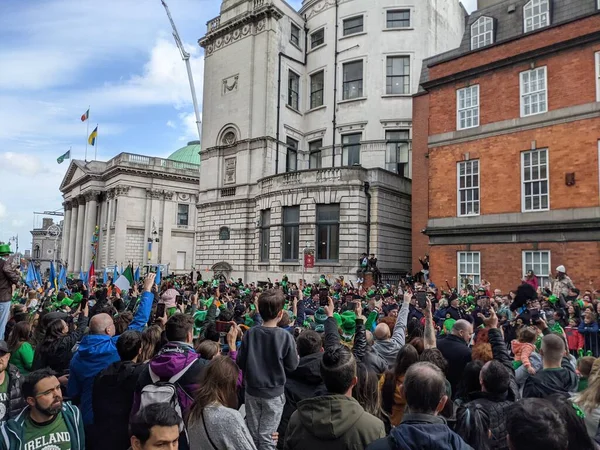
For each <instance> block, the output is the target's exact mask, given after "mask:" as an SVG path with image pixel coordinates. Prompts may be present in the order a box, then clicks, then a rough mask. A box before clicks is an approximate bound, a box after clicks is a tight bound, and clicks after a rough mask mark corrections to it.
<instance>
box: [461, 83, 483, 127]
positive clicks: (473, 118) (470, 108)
mask: <svg viewBox="0 0 600 450" xmlns="http://www.w3.org/2000/svg"><path fill="white" fill-rule="evenodd" d="M456 109H457V122H458V123H457V126H456V127H457V129H459V130H465V129H467V128H474V127H478V126H479V85H475V86H469V87H466V88H463V89H459V90H458V92H457V95H456Z"/></svg>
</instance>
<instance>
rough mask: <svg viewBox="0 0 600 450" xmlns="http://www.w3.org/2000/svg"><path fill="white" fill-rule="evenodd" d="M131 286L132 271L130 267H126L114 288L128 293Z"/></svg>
mask: <svg viewBox="0 0 600 450" xmlns="http://www.w3.org/2000/svg"><path fill="white" fill-rule="evenodd" d="M132 284H133V271H132V270H131V266H127V268H126V269H125V270H124V271H123V273H122V274H121V276H120V277H119V279H118V280H117V281H115V286H116V287H117V288H119V289H120V290H121V291H128V290H129V289H130V288H131V285H132Z"/></svg>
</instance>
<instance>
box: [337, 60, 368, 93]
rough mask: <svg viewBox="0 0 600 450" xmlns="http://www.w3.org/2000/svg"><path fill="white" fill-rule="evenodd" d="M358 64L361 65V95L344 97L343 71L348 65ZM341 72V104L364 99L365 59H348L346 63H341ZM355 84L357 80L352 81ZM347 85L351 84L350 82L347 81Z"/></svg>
mask: <svg viewBox="0 0 600 450" xmlns="http://www.w3.org/2000/svg"><path fill="white" fill-rule="evenodd" d="M358 62H360V63H361V64H362V78H361V95H359V96H357V97H348V98H346V97H345V94H344V69H345V67H346V66H347V65H348V64H354V63H358ZM341 64H342V70H341V77H342V79H341V83H340V86H341V87H342V89H341V90H342V100H341V101H342V102H343V101H353V100H360V99H364V98H366V97H367V95H366V90H365V89H366V86H365V68H366V65H367V64H366V59H365V58H356V59H350V60H348V61H343V62H342V63H341ZM354 81H355V82H356V81H358V80H354ZM348 83H351V81H349V82H348Z"/></svg>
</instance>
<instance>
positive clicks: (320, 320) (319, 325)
mask: <svg viewBox="0 0 600 450" xmlns="http://www.w3.org/2000/svg"><path fill="white" fill-rule="evenodd" d="M326 321H327V314H326V313H325V309H324V308H319V309H317V311H316V312H315V325H316V326H315V331H316V332H317V333H322V332H323V331H325V322H326Z"/></svg>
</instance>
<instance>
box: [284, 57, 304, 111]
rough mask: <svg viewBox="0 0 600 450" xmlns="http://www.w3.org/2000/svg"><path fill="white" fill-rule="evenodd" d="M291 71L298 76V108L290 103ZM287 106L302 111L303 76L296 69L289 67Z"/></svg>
mask: <svg viewBox="0 0 600 450" xmlns="http://www.w3.org/2000/svg"><path fill="white" fill-rule="evenodd" d="M290 73H293V74H294V75H296V76H297V77H298V92H297V94H298V108H294V106H293V105H290V104H289V100H290V99H289V93H290ZM285 104H286V106H288V107H289V108H290V109H291V110H292V111H297V112H300V111H301V108H302V76H301V75H300V74H299V73H298V72H296V71H295V70H293V69H291V68H288V91H287V100H286V102H285Z"/></svg>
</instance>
